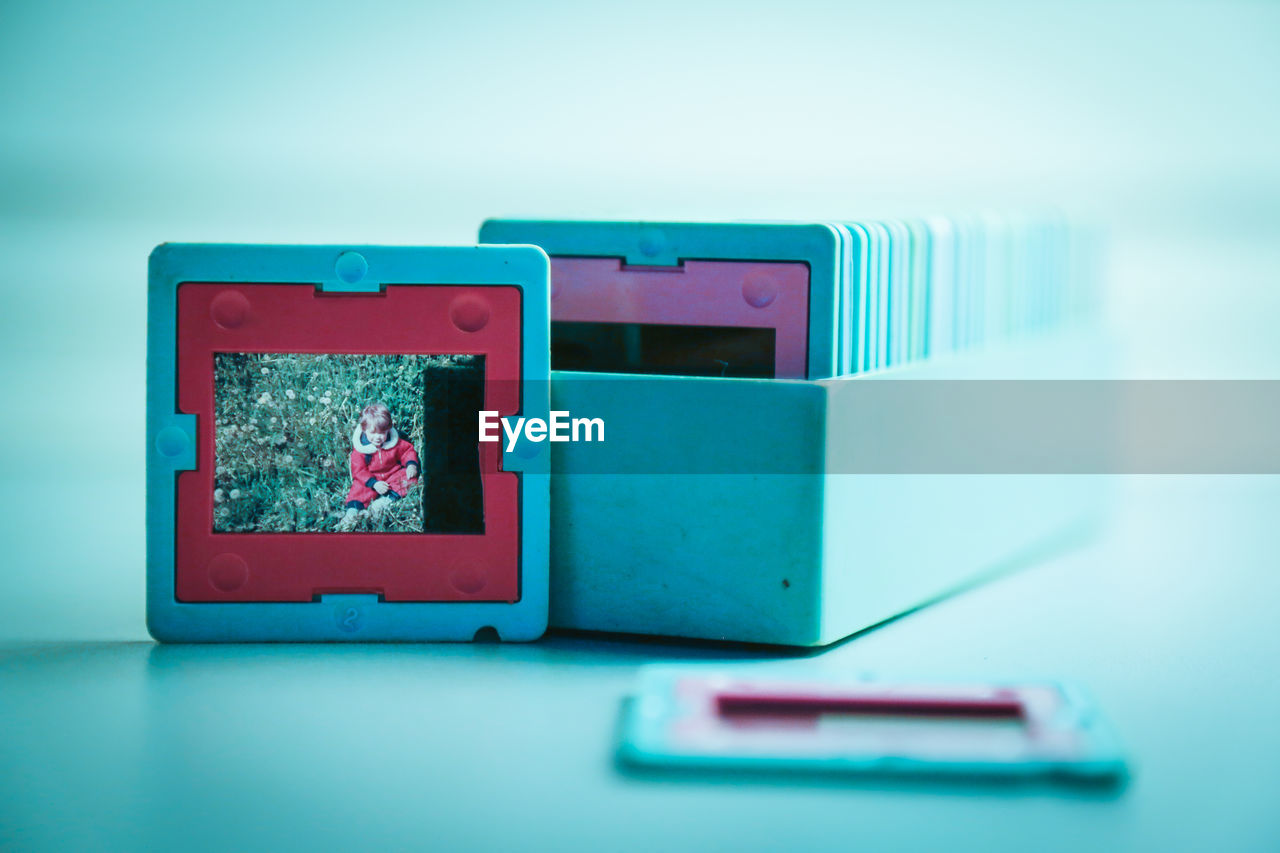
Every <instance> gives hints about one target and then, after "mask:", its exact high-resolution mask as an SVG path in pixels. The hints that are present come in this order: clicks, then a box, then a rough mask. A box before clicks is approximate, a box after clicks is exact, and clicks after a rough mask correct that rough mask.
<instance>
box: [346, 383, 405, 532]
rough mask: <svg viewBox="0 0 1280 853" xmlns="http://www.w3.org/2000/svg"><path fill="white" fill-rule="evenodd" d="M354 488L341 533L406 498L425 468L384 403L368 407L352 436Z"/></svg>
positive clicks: (352, 482)
mask: <svg viewBox="0 0 1280 853" xmlns="http://www.w3.org/2000/svg"><path fill="white" fill-rule="evenodd" d="M351 448H352V449H351V488H350V489H349V490H348V491H347V505H346V507H347V511H346V514H345V515H343V517H342V520H341V521H339V522H338V530H341V531H347V530H351V529H352V528H354V527H355V526H356V520H357V515H358V514H359V512H360V511H361V510H362V509H365V508H366V507H368V508H369V512H370V513H371V514H372V515H374V516H377V515H381V513H382V511H383V510H384V509H386V507H387V506H388V505H389V504H390V503H391V502H392V501H397V500H399V499H400V498H402V497H404V496H405V494H406V493H407V492H408V491H409V487H410V486H411V485H413V482H414V481H415V480H416V479H417V478H418V471H419V470H421V465H420V463H419V462H418V453H417V451H416V450H414V449H413V444H412V443H410V441H409V439H408V438H407V437H406V436H404V435H402V434H401V433H400V432H398V431H397V430H396V428H395V426H393V425H392V422H391V411H390V410H389V409H388V408H387V407H386V406H384V405H382V404H381V403H372V404H370V405H368V406H365V408H364V411H363V412H361V413H360V422H359V423H358V424H356V429H355V432H353V433H352V434H351Z"/></svg>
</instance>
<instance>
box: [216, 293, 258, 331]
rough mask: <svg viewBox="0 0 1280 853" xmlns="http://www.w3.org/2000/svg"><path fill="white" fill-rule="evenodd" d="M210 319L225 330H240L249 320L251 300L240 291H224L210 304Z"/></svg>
mask: <svg viewBox="0 0 1280 853" xmlns="http://www.w3.org/2000/svg"><path fill="white" fill-rule="evenodd" d="M209 317H210V318H211V319H212V320H213V322H215V323H217V324H218V325H219V326H221V327H222V328H224V329H238V328H240V327H241V326H243V325H244V323H245V321H246V320H248V319H249V298H248V297H247V296H245V295H244V294H243V293H241V292H240V291H238V290H224V291H222V292H221V293H219V294H218V295H217V296H215V297H213V301H212V302H210V303H209Z"/></svg>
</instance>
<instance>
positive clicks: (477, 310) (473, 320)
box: [449, 293, 489, 332]
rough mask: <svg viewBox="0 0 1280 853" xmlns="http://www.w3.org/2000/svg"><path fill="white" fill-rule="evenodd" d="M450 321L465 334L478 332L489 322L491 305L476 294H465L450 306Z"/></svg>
mask: <svg viewBox="0 0 1280 853" xmlns="http://www.w3.org/2000/svg"><path fill="white" fill-rule="evenodd" d="M449 319H450V320H452V321H453V325H455V326H457V327H458V328H459V329H461V330H462V331H464V332H478V331H480V330H481V329H483V328H484V327H485V325H487V324H488V322H489V303H488V302H487V301H485V300H484V299H482V298H480V297H479V296H477V295H476V294H474V293H464V294H462V295H461V296H458V297H456V298H455V299H454V300H453V302H452V303H451V304H450V305H449Z"/></svg>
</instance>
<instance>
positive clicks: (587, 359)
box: [551, 321, 777, 379]
mask: <svg viewBox="0 0 1280 853" xmlns="http://www.w3.org/2000/svg"><path fill="white" fill-rule="evenodd" d="M776 334H777V333H776V332H775V330H773V329H756V328H743V327H739V326H676V325H665V324H659V323H574V322H564V321H557V322H553V323H552V324H551V369H552V370H582V371H591V372H596V373H648V374H661V375H671V376H735V377H755V378H765V379H772V378H773V377H774V368H775V362H776V353H775V350H776V341H775V338H776Z"/></svg>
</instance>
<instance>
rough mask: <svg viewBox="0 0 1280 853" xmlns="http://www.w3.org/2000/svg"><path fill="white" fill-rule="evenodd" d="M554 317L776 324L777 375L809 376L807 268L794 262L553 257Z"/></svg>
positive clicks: (682, 323)
mask: <svg viewBox="0 0 1280 853" xmlns="http://www.w3.org/2000/svg"><path fill="white" fill-rule="evenodd" d="M551 319H552V321H557V320H564V321H569V322H590V323H661V324H667V325H675V326H736V327H741V328H763V329H773V330H774V333H775V338H774V376H775V377H776V378H778V379H803V378H804V377H805V365H806V363H807V359H808V342H809V267H808V265H807V264H803V263H798V262H794V261H785V262H783V261H777V262H774V261H693V260H687V261H684V262H683V263H682V264H681V265H680V266H678V267H634V266H626V265H624V264H623V262H622V259H621V258H579V257H553V258H552V259H551Z"/></svg>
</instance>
